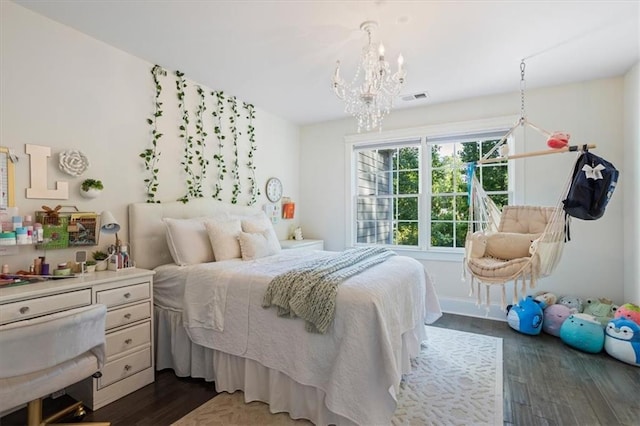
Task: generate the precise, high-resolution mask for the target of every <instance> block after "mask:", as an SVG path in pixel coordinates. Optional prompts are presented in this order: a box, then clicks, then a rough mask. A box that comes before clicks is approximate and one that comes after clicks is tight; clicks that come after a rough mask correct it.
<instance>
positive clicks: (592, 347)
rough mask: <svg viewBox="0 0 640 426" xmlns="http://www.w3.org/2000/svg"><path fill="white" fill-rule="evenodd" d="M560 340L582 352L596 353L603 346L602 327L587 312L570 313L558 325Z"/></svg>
mask: <svg viewBox="0 0 640 426" xmlns="http://www.w3.org/2000/svg"><path fill="white" fill-rule="evenodd" d="M560 340H562V341H563V342H564V343H566V344H567V345H569V346H571V347H573V348H576V349H579V350H581V351H584V352H590V353H594V354H597V353H598V352H600V351H602V347H603V346H604V329H603V328H602V325H601V324H600V322H599V321H598V320H596V319H595V318H594V317H593V316H592V315H589V314H572V315H570V316H569V318H567V319H566V320H565V322H563V323H562V326H561V327H560Z"/></svg>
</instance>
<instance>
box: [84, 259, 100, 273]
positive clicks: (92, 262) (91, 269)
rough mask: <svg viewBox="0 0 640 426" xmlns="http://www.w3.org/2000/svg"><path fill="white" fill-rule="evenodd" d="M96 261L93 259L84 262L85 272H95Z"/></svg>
mask: <svg viewBox="0 0 640 426" xmlns="http://www.w3.org/2000/svg"><path fill="white" fill-rule="evenodd" d="M97 264H98V262H96V261H95V260H87V261H86V262H85V264H84V266H85V268H86V271H87V272H95V271H96V266H97Z"/></svg>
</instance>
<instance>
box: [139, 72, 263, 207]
mask: <svg viewBox="0 0 640 426" xmlns="http://www.w3.org/2000/svg"><path fill="white" fill-rule="evenodd" d="M151 75H152V78H153V83H154V87H155V97H154V108H153V112H152V114H151V118H148V119H147V123H148V124H149V126H150V128H151V132H150V133H151V142H150V146H149V147H148V148H146V149H144V150H143V151H142V152H141V153H140V157H141V158H142V159H143V160H144V168H145V171H146V175H145V179H144V186H145V193H146V197H147V200H146V201H147V202H148V203H159V202H160V200H159V197H158V192H159V189H160V183H161V179H167V177H166V176H165V177H162V176H163V175H161V173H160V167H161V166H163V170H166V169H170V170H174V169H175V167H176V166H177V165H176V164H175V162H179V169H178V170H179V174H180V175H181V178H182V179H183V181H184V185H185V189H184V193H183V195H182V196H180V197H179V198H178V200H179V201H182V202H185V203H186V202H187V201H189V200H190V199H193V198H204V197H211V198H214V199H216V200H219V201H227V202H230V203H232V204H238V203H246V204H247V205H253V204H255V203H256V201H257V199H258V196H259V195H260V190H259V189H258V186H257V182H256V178H255V168H256V166H255V161H254V160H255V152H256V150H257V143H256V137H255V127H254V124H253V123H254V120H255V108H254V106H253V105H251V104H249V103H246V102H240V101H238V99H237V98H236V97H235V96H228V95H226V94H225V93H224V92H222V91H213V90H210V89H207V88H205V87H202V86H200V85H198V84H196V83H193V82H191V81H188V80H187V79H186V78H185V76H184V73H182V72H180V71H175V73H174V74H173V75H169V73H167V71H165V70H164V69H163V68H162V67H160V66H159V65H155V66H154V67H153V68H152V69H151ZM169 79H173V80H174V84H175V90H176V92H175V94H172V93H167V92H166V91H163V84H164V83H165V82H167V80H169ZM207 111H211V113H207ZM192 117H193V119H192ZM211 131H212V133H211V136H210V132H211ZM161 141H162V142H161ZM178 146H179V147H180V149H177V147H178ZM163 150H164V151H165V152H166V151H170V152H173V153H174V154H175V153H177V152H180V153H181V154H178V155H165V156H162V157H161V153H162V152H163ZM161 159H162V161H161ZM225 178H226V179H225ZM168 179H170V180H172V181H174V179H175V178H174V177H173V176H171V177H170V178H168Z"/></svg>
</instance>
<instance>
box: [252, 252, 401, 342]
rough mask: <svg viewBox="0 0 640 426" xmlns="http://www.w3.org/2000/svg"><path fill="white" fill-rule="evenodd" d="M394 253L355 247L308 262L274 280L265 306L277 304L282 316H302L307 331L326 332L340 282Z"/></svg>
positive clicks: (263, 302)
mask: <svg viewBox="0 0 640 426" xmlns="http://www.w3.org/2000/svg"><path fill="white" fill-rule="evenodd" d="M394 255H395V253H394V252H392V251H391V250H388V249H386V248H381V247H367V248H354V249H349V250H345V251H344V252H342V253H340V254H339V255H337V256H331V257H326V258H322V259H317V260H314V261H311V262H307V263H305V264H303V265H302V266H300V267H297V268H295V269H292V270H290V271H288V272H285V273H283V274H280V275H278V276H276V277H275V278H274V279H273V280H271V282H270V283H269V286H268V287H267V291H266V293H265V295H264V299H263V300H262V307H264V308H268V307H270V306H272V305H275V306H277V307H278V315H279V316H289V317H292V318H294V317H300V318H302V319H304V320H305V321H306V325H305V329H306V330H307V331H309V332H312V333H321V334H324V333H326V331H327V330H328V328H329V325H330V324H331V322H332V321H333V317H334V315H335V310H336V296H337V294H338V284H340V283H341V282H343V281H344V280H346V279H347V278H349V277H351V276H353V275H356V274H358V273H360V272H362V271H364V270H365V269H367V268H370V267H371V266H374V265H377V264H378V263H382V262H384V261H385V260H386V259H388V258H389V257H391V256H394Z"/></svg>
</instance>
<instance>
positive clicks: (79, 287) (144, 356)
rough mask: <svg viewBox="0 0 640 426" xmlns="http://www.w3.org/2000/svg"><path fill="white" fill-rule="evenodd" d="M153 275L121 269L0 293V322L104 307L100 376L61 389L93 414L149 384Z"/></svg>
mask: <svg viewBox="0 0 640 426" xmlns="http://www.w3.org/2000/svg"><path fill="white" fill-rule="evenodd" d="M153 274H154V272H153V271H148V270H145V269H138V268H132V269H123V270H120V271H104V272H95V273H90V274H85V275H79V276H76V277H74V278H67V279H60V280H50V281H43V282H38V283H33V284H24V285H20V286H16V287H3V288H0V323H1V324H6V323H10V322H15V321H21V320H25V319H29V318H34V317H38V316H42V315H47V314H50V313H53V312H60V311H64V310H67V309H72V308H77V307H80V306H86V305H91V304H94V303H101V304H104V305H106V306H107V318H106V355H107V359H106V364H105V366H104V367H103V368H102V372H101V373H102V375H101V377H98V378H93V377H89V378H87V379H85V380H83V381H82V382H79V383H77V384H75V385H73V386H71V387H69V388H67V389H66V391H67V393H68V394H70V395H71V396H73V397H74V398H76V399H78V400H81V401H82V402H84V404H85V405H86V406H87V407H89V408H90V409H92V410H97V409H98V408H100V407H103V406H105V405H107V404H109V403H110V402H113V401H115V400H117V399H119V398H121V397H123V396H125V395H127V394H129V393H131V392H134V391H136V390H138V389H140V388H141V387H143V386H145V385H147V384H149V383H152V382H153V381H154V359H153V358H154V357H153V354H154V350H153V315H152V313H153V310H152V309H153Z"/></svg>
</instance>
